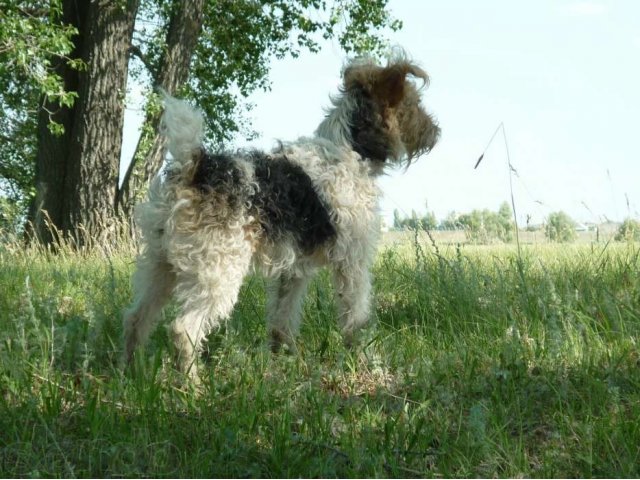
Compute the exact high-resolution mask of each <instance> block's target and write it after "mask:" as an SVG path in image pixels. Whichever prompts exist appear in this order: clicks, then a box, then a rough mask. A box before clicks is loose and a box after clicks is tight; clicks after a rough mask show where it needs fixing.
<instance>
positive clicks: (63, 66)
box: [27, 1, 88, 244]
mask: <svg viewBox="0 0 640 480" xmlns="http://www.w3.org/2000/svg"><path fill="white" fill-rule="evenodd" d="M87 11H88V3H87V2H79V3H77V2H69V1H66V2H64V4H63V12H62V22H63V23H65V24H69V25H73V26H74V27H76V28H77V29H78V32H79V35H78V36H77V37H75V38H74V44H75V48H74V50H73V51H72V52H71V54H70V56H71V58H79V57H80V56H81V55H82V45H83V43H84V41H85V34H84V29H85V25H86V22H87ZM52 63H53V65H54V68H55V71H56V73H58V75H60V77H62V79H63V80H64V85H65V89H66V90H67V91H74V92H76V91H78V84H79V72H78V70H75V69H73V68H71V67H69V66H68V65H67V62H66V61H65V60H64V59H61V58H54V59H53V61H52ZM41 105H42V108H41V109H40V111H39V113H38V129H37V140H38V149H37V152H36V165H35V186H36V197H35V200H34V201H33V202H32V203H31V206H30V208H29V223H28V225H27V235H28V236H35V237H36V238H37V239H39V240H40V241H42V242H43V243H46V244H48V243H51V242H52V241H53V240H55V236H56V233H57V231H59V229H61V228H62V226H63V223H64V222H63V218H64V209H63V205H64V197H65V191H64V185H65V176H66V172H67V161H68V157H69V147H70V145H71V138H72V137H71V132H72V129H73V121H74V117H75V114H76V111H77V108H76V107H77V104H76V105H74V106H73V107H72V108H67V107H60V106H58V105H56V104H53V103H51V102H49V101H47V99H46V98H42V99H41ZM50 120H53V121H55V122H57V123H59V124H61V125H62V126H63V127H64V134H62V135H53V134H51V132H50V131H49V121H50Z"/></svg>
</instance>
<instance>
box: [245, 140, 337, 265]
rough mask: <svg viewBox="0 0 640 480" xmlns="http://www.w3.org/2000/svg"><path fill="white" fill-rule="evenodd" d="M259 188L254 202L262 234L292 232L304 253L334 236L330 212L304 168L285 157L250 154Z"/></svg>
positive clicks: (270, 235) (277, 234)
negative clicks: (262, 230)
mask: <svg viewBox="0 0 640 480" xmlns="http://www.w3.org/2000/svg"><path fill="white" fill-rule="evenodd" d="M252 159H253V163H254V165H255V177H256V181H257V182H258V186H259V190H258V192H257V193H256V196H255V199H254V204H255V207H256V208H257V209H258V210H259V212H260V214H259V218H260V223H261V225H262V228H263V229H264V232H265V234H266V235H267V236H268V237H269V238H271V239H272V240H275V241H277V240H278V239H280V238H281V237H282V236H283V235H284V234H286V233H290V234H293V235H294V236H295V237H296V238H297V240H298V244H299V246H300V248H301V249H302V250H303V251H304V252H307V253H310V252H311V251H313V250H314V249H315V248H316V247H318V246H320V245H322V244H323V243H324V242H326V241H327V240H329V239H330V238H332V237H334V236H335V234H336V230H335V228H334V226H333V224H332V223H331V219H330V217H329V212H328V210H327V208H326V207H325V205H324V204H323V202H322V200H321V199H320V197H319V196H318V193H317V192H316V190H315V188H314V186H313V183H312V181H311V179H310V178H309V176H308V175H307V174H306V173H305V172H304V170H303V169H302V168H301V167H299V166H298V165H295V164H293V163H291V162H289V161H288V160H287V159H286V157H284V156H282V157H276V158H272V157H269V156H267V155H264V154H262V153H259V152H254V153H253V154H252Z"/></svg>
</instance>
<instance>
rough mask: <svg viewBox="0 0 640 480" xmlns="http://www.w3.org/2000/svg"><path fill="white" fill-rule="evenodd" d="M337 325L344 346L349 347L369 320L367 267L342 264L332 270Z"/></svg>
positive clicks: (369, 285)
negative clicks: (340, 331)
mask: <svg viewBox="0 0 640 480" xmlns="http://www.w3.org/2000/svg"><path fill="white" fill-rule="evenodd" d="M334 284H335V290H336V303H337V306H338V324H339V326H340V328H341V330H342V335H343V337H344V341H345V344H346V345H347V346H351V345H352V343H353V341H354V337H355V334H356V333H357V331H358V330H359V329H360V328H361V327H362V326H363V325H365V324H366V323H367V321H368V320H369V312H370V308H371V307H370V305H371V275H370V273H369V268H368V265H362V263H357V262H355V261H354V262H343V263H341V264H340V265H338V266H337V267H336V268H335V269H334Z"/></svg>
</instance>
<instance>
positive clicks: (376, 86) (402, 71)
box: [371, 62, 429, 108]
mask: <svg viewBox="0 0 640 480" xmlns="http://www.w3.org/2000/svg"><path fill="white" fill-rule="evenodd" d="M407 75H412V76H414V77H416V78H421V79H422V80H423V82H424V84H425V85H426V84H427V83H428V82H429V76H428V75H427V72H425V71H424V70H422V69H421V68H420V67H417V66H416V65H413V64H411V63H408V62H400V63H395V64H392V65H389V66H387V67H385V68H381V69H380V70H379V71H378V72H377V74H376V75H375V77H374V79H373V84H372V86H371V93H372V94H373V96H374V97H375V98H376V99H377V100H378V102H380V103H382V104H385V105H386V106H388V107H391V108H393V107H396V106H397V105H398V104H399V103H400V102H401V101H402V99H403V98H404V95H405V89H406V78H407Z"/></svg>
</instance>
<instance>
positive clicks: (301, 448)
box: [0, 236, 640, 478]
mask: <svg viewBox="0 0 640 480" xmlns="http://www.w3.org/2000/svg"><path fill="white" fill-rule="evenodd" d="M132 270H133V249H132V248H131V247H126V246H125V247H122V248H121V249H120V250H119V251H117V252H114V251H103V250H100V249H96V250H93V251H88V252H84V253H73V252H71V250H69V249H65V248H61V250H60V251H59V252H58V253H57V254H51V253H49V252H47V251H45V250H43V249H41V248H35V247H33V248H28V249H23V248H21V247H19V246H17V245H14V244H10V243H8V244H3V245H0V476H2V477H70V478H71V477H140V476H145V477H146V476H151V477H405V478H406V477H443V476H444V477H522V476H526V477H639V476H640V421H639V419H640V349H639V347H638V339H639V333H640V245H638V244H626V243H625V244H622V243H619V244H616V243H613V242H610V243H591V244H589V243H585V244H579V245H578V244H576V245H524V246H523V247H522V250H521V251H520V252H518V250H517V249H516V247H514V246H486V247H480V246H478V247H475V246H467V245H440V244H438V243H437V242H431V241H430V240H429V239H422V238H415V239H412V238H411V236H409V237H408V238H405V239H404V240H402V242H397V241H388V242H386V243H385V244H384V246H383V248H381V250H380V252H379V255H378V258H377V262H376V266H375V291H376V296H375V302H374V306H375V308H374V318H373V322H372V324H371V326H369V327H368V328H367V329H366V330H365V331H364V332H363V334H362V338H361V341H360V344H359V345H358V346H357V348H355V349H354V350H352V351H349V350H346V349H345V348H344V347H343V345H342V342H341V338H340V335H339V332H338V331H337V329H336V327H335V318H334V317H335V314H334V309H333V297H332V295H333V294H332V289H331V286H330V283H329V276H328V275H326V274H321V275H320V276H319V277H318V278H317V280H316V281H315V282H314V283H313V285H312V286H311V288H310V291H309V295H308V297H307V300H306V303H305V307H304V317H305V321H304V326H303V329H302V334H301V338H300V341H299V353H298V354H297V355H295V356H293V355H284V354H282V355H273V354H271V353H270V352H269V351H268V349H267V348H266V340H265V337H266V334H265V327H264V322H263V316H264V304H265V298H264V285H263V280H262V279H261V278H260V277H257V276H256V277H252V278H250V279H248V280H247V282H246V284H245V286H244V288H243V291H242V295H241V300H240V302H239V305H238V306H237V308H236V311H235V313H234V315H233V317H232V318H231V319H230V321H229V322H228V323H227V325H226V326H225V327H223V328H221V329H220V330H218V331H216V332H215V333H214V334H212V335H211V337H210V338H209V339H208V342H207V348H206V350H205V354H204V355H203V359H202V361H203V363H204V368H203V371H204V374H203V379H202V383H201V385H200V386H199V387H194V386H192V385H189V384H184V383H183V382H182V379H181V378H180V377H179V374H178V373H177V372H175V371H174V369H173V368H172V365H171V361H170V359H171V347H170V345H169V342H168V340H167V335H166V330H165V329H164V328H158V329H157V331H156V332H155V333H154V335H153V337H152V338H151V340H150V342H149V344H148V345H147V348H146V349H145V350H144V351H143V352H140V354H139V355H137V358H136V362H135V367H134V368H133V370H132V371H128V372H126V373H122V372H121V371H120V369H119V356H120V351H121V345H120V341H121V338H120V337H121V312H122V310H123V308H125V307H126V305H128V303H129V302H130V295H131V292H130V283H129V279H130V275H131V273H132ZM176 312H177V306H176V305H174V304H171V305H170V306H169V307H168V308H167V309H166V310H165V313H164V317H165V319H164V323H165V324H166V322H167V321H169V320H171V319H172V318H174V317H175V315H176Z"/></svg>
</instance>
